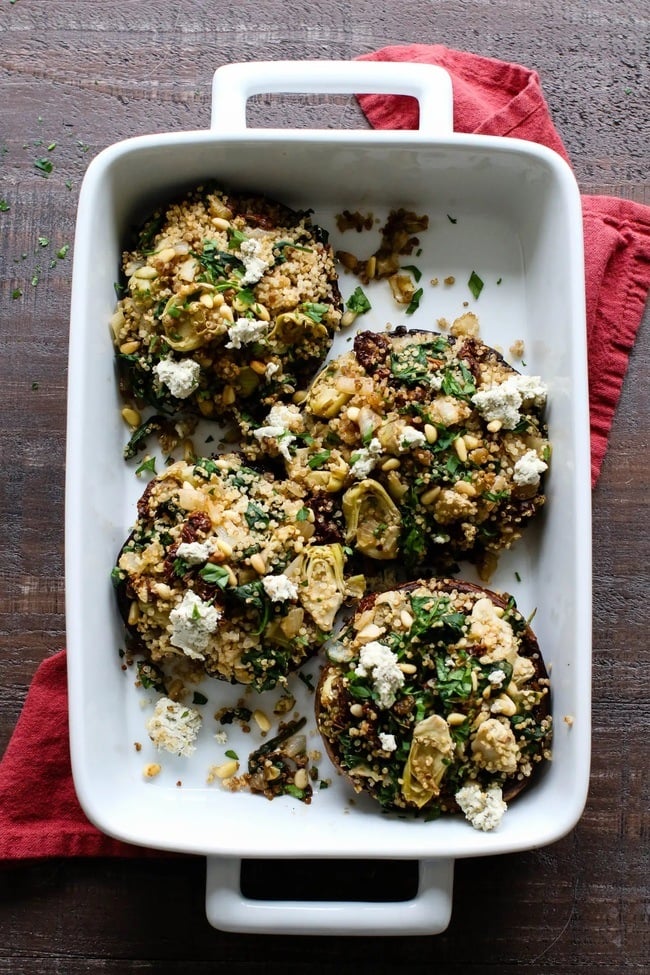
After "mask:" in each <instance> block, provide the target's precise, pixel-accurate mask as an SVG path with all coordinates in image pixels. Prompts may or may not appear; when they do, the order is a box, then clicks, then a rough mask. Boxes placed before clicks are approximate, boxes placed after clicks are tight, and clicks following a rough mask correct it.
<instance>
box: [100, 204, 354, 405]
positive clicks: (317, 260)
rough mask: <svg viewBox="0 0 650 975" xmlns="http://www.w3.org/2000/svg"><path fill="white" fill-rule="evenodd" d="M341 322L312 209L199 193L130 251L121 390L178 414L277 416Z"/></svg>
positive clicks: (121, 326)
mask: <svg viewBox="0 0 650 975" xmlns="http://www.w3.org/2000/svg"><path fill="white" fill-rule="evenodd" d="M341 315H342V310H341V297H340V293H339V288H338V283H337V274H336V271H335V267H334V257H333V253H332V250H331V248H330V247H329V245H328V243H327V233H326V232H325V231H324V230H322V229H321V228H320V227H318V226H316V225H315V224H312V222H311V220H310V218H309V215H308V213H305V212H302V213H297V212H294V211H293V210H290V209H289V208H288V207H286V206H283V205H282V204H280V203H277V202H274V201H271V200H268V199H266V198H263V197H256V196H248V195H244V194H236V193H229V192H226V191H224V190H222V189H219V188H216V187H212V186H205V187H198V188H196V189H195V190H193V191H192V192H190V193H188V194H187V195H186V196H185V197H184V198H183V199H181V200H179V201H176V202H173V203H171V204H170V205H169V206H168V207H167V208H166V209H160V210H159V211H156V212H155V213H154V214H153V215H152V216H151V217H150V218H149V220H148V221H147V222H146V223H145V225H144V226H143V228H142V229H141V231H140V233H139V235H138V238H137V241H136V244H135V246H134V247H133V249H131V250H128V251H126V252H125V253H124V255H123V261H122V283H121V286H120V297H119V300H118V303H117V307H116V310H115V313H114V315H113V318H112V321H111V330H112V336H113V342H114V345H115V350H116V356H117V363H118V369H119V373H120V383H121V388H122V392H123V394H124V396H125V398H126V399H127V400H128V401H130V402H132V403H135V404H136V405H138V404H148V405H151V406H154V407H155V408H156V409H157V410H159V411H162V412H166V413H172V414H178V413H181V412H190V413H194V414H197V415H201V416H205V417H209V418H212V417H214V418H221V417H223V416H224V415H232V414H233V413H236V412H237V411H238V410H243V411H247V410H252V412H253V413H254V412H255V408H256V407H257V406H260V408H262V409H264V408H266V409H267V410H268V408H269V407H270V406H271V405H272V404H273V403H274V402H276V400H278V399H281V398H282V397H287V396H289V397H290V396H291V395H292V394H293V393H294V392H295V391H296V389H297V388H298V387H299V386H300V385H301V384H304V383H305V382H307V381H308V380H309V379H310V378H311V376H312V375H313V373H314V372H315V371H316V369H317V368H318V367H319V366H320V365H321V364H322V362H323V360H324V358H325V356H326V354H327V352H328V350H329V347H330V343H331V340H332V336H333V334H334V332H335V331H336V329H337V328H338V327H339V325H340V321H341Z"/></svg>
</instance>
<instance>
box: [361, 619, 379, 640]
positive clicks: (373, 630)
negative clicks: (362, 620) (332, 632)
mask: <svg viewBox="0 0 650 975" xmlns="http://www.w3.org/2000/svg"><path fill="white" fill-rule="evenodd" d="M383 632H384V630H383V628H382V627H379V626H377V624H376V623H368V625H367V626H364V628H363V629H362V630H360V631H359V633H357V641H358V642H359V643H370V641H371V640H378V639H379V637H380V636H381V635H382V633H383Z"/></svg>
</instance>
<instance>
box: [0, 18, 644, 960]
mask: <svg viewBox="0 0 650 975" xmlns="http://www.w3.org/2000/svg"><path fill="white" fill-rule="evenodd" d="M316 9H317V8H316V7H314V5H313V4H312V3H311V2H308V0H283V2H280V0H257V2H256V3H255V4H253V3H252V2H250V0H240V2H238V3H235V2H234V0H225V2H223V3H220V4H218V5H215V4H213V3H209V2H207V0H178V2H176V3H175V4H173V5H165V4H160V3H159V2H156V3H154V2H152V0H141V2H140V3H138V4H137V5H136V4H134V3H132V2H127V0H117V2H113V3H111V4H110V5H107V4H98V3H93V2H91V0H80V2H77V3H74V4H71V3H66V2H65V0H16V2H15V3H9V2H5V3H4V4H2V6H1V7H0V36H1V39H2V58H1V59H0V90H1V91H2V95H3V108H2V123H1V124H0V198H5V199H7V201H8V202H9V204H10V207H11V209H10V210H9V211H8V212H6V213H0V282H1V283H0V321H1V327H2V337H3V354H2V357H0V378H1V380H2V389H3V392H4V397H3V407H2V411H0V444H1V450H2V454H1V456H2V463H1V476H0V502H1V504H2V511H3V517H4V524H5V533H4V535H5V543H4V545H3V549H2V557H1V558H0V750H1V749H3V748H4V746H5V745H6V743H7V741H8V740H9V736H10V734H11V731H12V729H13V727H14V724H15V722H16V720H17V718H18V715H19V713H20V709H21V706H22V702H23V700H24V697H25V694H26V692H27V688H28V686H29V682H30V679H31V677H32V675H33V673H34V671H35V669H36V667H37V665H38V663H39V662H40V661H41V660H42V659H43V658H44V657H45V656H46V655H47V654H48V653H50V652H52V651H53V650H55V649H57V648H58V647H60V646H62V645H63V642H64V638H65V618H64V604H63V600H64V588H63V554H64V553H63V514H64V512H63V493H64V469H65V464H64V448H65V410H66V404H65V395H66V361H67V329H68V307H69V299H70V269H71V261H72V255H73V246H74V220H75V208H76V202H77V195H78V192H79V186H80V182H81V179H82V176H83V173H84V171H85V168H86V166H87V164H88V162H89V160H90V159H91V158H92V157H93V156H94V155H95V154H96V153H97V152H98V151H100V150H101V149H102V148H104V147H105V146H107V145H110V144H111V143H113V142H115V141H117V140H118V139H122V138H126V137H129V136H133V135H139V134H142V133H145V132H153V131H165V130H182V129H189V128H201V127H207V126H208V125H209V117H210V104H209V102H210V80H211V75H212V72H213V70H214V69H215V68H216V67H217V66H218V65H219V64H223V63H225V62H228V61H237V60H250V59H256V58H270V59H277V58H282V57H288V58H300V59H304V58H328V57H343V58H349V57H354V56H355V55H358V54H361V53H364V52H368V51H371V50H373V49H376V48H378V47H381V46H383V45H385V44H389V43H402V42H404V41H405V40H408V39H413V40H417V41H418V42H422V43H445V44H447V45H449V46H451V47H457V48H461V49H462V48H464V49H467V50H473V51H474V52H476V53H479V54H483V55H486V56H491V57H496V58H501V59H504V60H511V61H516V62H519V63H522V64H526V65H529V66H531V67H534V68H536V69H537V70H538V71H539V73H540V75H541V78H542V82H543V86H544V91H545V93H546V96H547V99H548V102H549V106H550V109H551V111H552V113H553V117H554V119H555V121H556V124H557V127H558V130H559V132H560V134H561V136H562V138H563V139H564V141H565V144H566V146H567V148H568V150H569V153H570V155H571V158H572V161H573V164H574V168H575V171H576V175H577V177H578V180H579V182H580V185H581V188H582V189H583V191H584V192H588V193H601V194H603V193H604V194H609V195H616V196H621V197H625V198H628V199H632V200H637V201H639V202H644V203H646V204H647V203H650V188H649V184H648V182H647V175H648V172H647V159H648V155H647V104H648V84H647V61H648V57H647V40H648V14H647V7H646V4H645V3H643V2H641V0H628V2H627V3H626V4H621V3H620V2H618V0H591V2H590V3H589V4H568V3H566V2H565V0H549V2H547V3H544V4H539V3H538V2H532V0H507V2H506V0H495V2H493V3H489V4H487V3H484V2H481V0H468V2H462V0H448V2H445V3H441V4H436V5H433V4H423V3H421V2H420V0H403V2H401V3H400V4H394V3H391V2H388V0H373V2H372V3H370V2H367V0H357V2H355V3H354V4H348V3H346V2H345V0H332V2H331V3H329V4H327V5H325V6H323V5H320V6H319V7H318V13H317V14H315V10H316ZM250 119H251V124H255V125H278V126H281V125H285V124H292V125H302V126H304V125H330V126H335V127H337V126H341V127H354V126H362V125H364V124H365V122H364V119H363V116H362V115H361V113H360V111H359V109H358V107H357V105H356V103H355V102H354V101H353V100H352V99H349V98H331V97H330V98H325V99H318V98H315V97H313V96H312V97H309V98H290V97H274V98H259V99H256V100H255V102H254V103H253V104H252V106H251V111H250ZM53 143H56V146H55V147H54V148H52V149H49V150H48V146H50V145H52V144H53ZM40 158H47V159H49V160H50V161H51V162H52V164H53V169H52V172H51V173H50V174H49V176H48V177H47V178H46V177H45V176H43V175H42V174H41V173H40V172H39V170H38V169H36V168H35V162H36V161H37V160H38V159H40ZM39 238H44V239H47V240H48V241H49V243H47V244H45V245H41V243H39ZM65 244H70V245H71V249H70V251H69V253H68V254H67V255H66V257H64V258H62V259H59V258H57V257H56V252H57V251H58V250H60V248H61V247H63V246H64V245H65ZM23 255H24V256H23ZM50 264H52V266H50ZM32 281H34V283H32ZM16 290H21V291H22V296H21V297H19V298H15V299H14V298H12V297H11V295H12V293H13V292H14V291H16ZM648 319H649V316H648V314H646V318H645V321H644V324H643V326H642V328H641V331H640V334H639V339H638V342H637V345H636V347H635V349H634V352H633V354H632V357H631V360H630V367H629V372H628V375H627V377H626V382H625V386H624V390H623V394H622V398H621V403H620V406H619V410H618V413H617V416H616V419H615V422H614V426H613V430H612V434H611V440H610V445H609V450H608V454H607V457H606V459H605V463H604V466H603V473H602V476H601V479H600V482H599V484H598V486H597V488H596V490H595V492H594V497H593V502H594V679H593V691H594V711H593V725H594V732H593V773H592V784H591V792H590V797H589V801H588V804H587V808H586V811H585V815H584V817H583V819H582V821H581V823H580V824H579V826H578V828H577V829H576V830H575V831H574V832H573V833H572V834H571V835H570V836H568V837H566V838H565V839H564V840H562V841H561V842H559V843H556V844H555V845H554V846H552V847H550V848H547V849H544V850H540V851H532V852H530V853H526V854H521V855H518V856H506V857H498V858H495V859H490V860H470V861H466V862H459V863H457V865H456V874H455V898H454V913H453V918H452V923H451V926H450V928H449V930H448V931H447V932H446V933H445V934H444V935H441V936H440V937H438V938H422V939H407V938H395V939H386V940H383V939H368V938H361V939H350V940H347V941H345V942H344V941H342V940H341V939H337V938H315V939H304V938H294V939H289V938H273V937H259V938H257V939H256V940H255V941H254V942H253V948H254V951H251V941H250V939H247V938H244V937H241V936H238V935H226V934H221V933H218V932H215V931H213V930H211V929H210V928H209V927H208V925H207V923H206V921H205V917H204V909H203V884H204V866H203V863H202V862H201V860H199V859H192V858H185V857H177V858H164V857H161V858H160V859H154V860H133V861H74V862H70V861H53V862H45V863H40V864H38V863H36V864H24V865H21V866H17V867H12V868H0V928H1V930H2V933H3V937H2V938H0V972H7V973H12V975H13V973H14V972H21V973H24V975H36V973H39V975H41V973H59V972H61V973H63V972H65V973H66V975H76V973H80V975H81V973H84V975H86V973H95V972H97V973H100V972H101V973H118V972H119V973H120V975H121V973H130V972H139V971H143V970H156V969H160V970H164V971H166V972H170V973H174V975H176V973H178V975H180V973H184V972H190V971H191V972H193V973H197V975H202V973H204V972H205V973H207V972H212V971H214V970H215V968H216V969H217V970H221V969H223V970H226V969H227V970H229V971H232V972H235V973H237V972H242V973H243V972H246V973H255V972H261V971H271V972H274V971H277V972H280V971H282V972H302V971H304V970H305V967H306V966H307V964H308V965H309V967H310V969H311V970H312V971H313V972H314V973H315V975H319V973H321V972H326V971H331V970H332V969H333V968H334V967H335V966H336V967H339V968H342V970H344V971H356V970H359V971H366V970H367V971H370V970H379V971H388V970H389V969H392V970H396V971H402V970H407V969H408V970H409V971H413V972H414V973H419V972H423V973H424V972H427V973H428V972H429V971H431V970H432V969H435V968H437V969H438V970H440V971H444V972H446V973H449V975H460V973H468V975H483V973H485V975H487V973H492V972H495V971H499V972H500V973H504V975H510V973H514V971H515V970H517V971H518V970H521V969H522V968H523V969H524V970H526V971H530V972H539V973H544V975H578V973H582V972H595V973H603V975H610V973H612V972H616V973H628V972H629V973H641V972H644V971H646V970H647V959H648V957H649V955H650V945H649V944H648V928H647V904H648V877H649V876H650V870H649V863H648V840H647V837H648V809H649V808H650V802H649V796H648V786H647V772H646V769H647V767H648V765H649V764H650V754H649V749H648V744H647V727H648V720H649V717H650V715H649V706H648V702H647V692H646V690H645V688H644V682H643V675H645V674H646V673H647V671H648V666H649V664H650V661H649V660H648V640H647V625H648V617H647V609H646V605H647V597H646V592H645V590H646V583H645V577H646V575H647V571H646V569H645V567H646V565H647V561H648V552H647V543H646V541H645V539H646V538H647V537H648V519H647V511H648V505H647V501H645V498H646V496H647V492H646V491H645V483H646V480H647V460H646V453H647V441H648V393H647V388H648V387H647V376H648V373H649V371H650V337H649V334H648V325H649V324H650V323H649V320H648ZM628 743H629V744H628ZM350 870H351V868H350V866H349V865H347V866H346V867H345V871H347V873H345V871H344V876H345V877H346V882H347V877H348V876H350ZM350 883H354V877H353V876H351V877H350ZM251 955H253V957H251Z"/></svg>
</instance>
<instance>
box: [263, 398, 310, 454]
mask: <svg viewBox="0 0 650 975" xmlns="http://www.w3.org/2000/svg"><path fill="white" fill-rule="evenodd" d="M299 418H300V414H299V412H298V409H297V408H296V407H294V408H293V409H292V408H291V407H290V406H284V405H283V404H282V403H276V404H275V406H273V407H272V408H271V409H270V411H269V415H268V416H267V418H266V426H264V427H258V428H257V430H255V431H254V434H255V436H256V437H257V439H258V440H263V439H264V438H265V437H269V438H270V439H272V440H278V441H279V443H278V450H279V451H280V453H281V454H282V456H283V457H284V459H285V460H291V454H290V452H289V446H290V445H291V444H292V443H293V442H294V440H295V439H296V438H295V437H294V436H293V434H292V433H291V432H290V430H289V428H290V426H291V424H292V423H295V422H296V420H297V419H299Z"/></svg>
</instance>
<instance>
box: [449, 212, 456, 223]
mask: <svg viewBox="0 0 650 975" xmlns="http://www.w3.org/2000/svg"><path fill="white" fill-rule="evenodd" d="M447 220H448V221H449V223H458V219H457V218H456V217H450V216H449V214H447Z"/></svg>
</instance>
